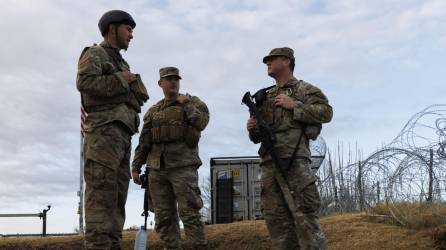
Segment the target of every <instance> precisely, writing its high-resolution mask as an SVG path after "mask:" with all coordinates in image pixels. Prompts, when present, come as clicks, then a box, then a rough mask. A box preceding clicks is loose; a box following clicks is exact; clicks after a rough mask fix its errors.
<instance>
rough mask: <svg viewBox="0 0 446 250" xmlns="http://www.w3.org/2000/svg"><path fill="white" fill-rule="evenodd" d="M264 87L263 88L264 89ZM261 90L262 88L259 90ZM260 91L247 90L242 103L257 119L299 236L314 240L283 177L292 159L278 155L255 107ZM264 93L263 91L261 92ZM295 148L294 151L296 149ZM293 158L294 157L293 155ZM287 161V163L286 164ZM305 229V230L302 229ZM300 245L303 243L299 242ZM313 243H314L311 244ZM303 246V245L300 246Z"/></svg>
mask: <svg viewBox="0 0 446 250" xmlns="http://www.w3.org/2000/svg"><path fill="white" fill-rule="evenodd" d="M264 90H265V89H263V91H264ZM260 91H262V90H260ZM258 94H260V95H262V93H259V92H257V93H256V94H254V97H252V96H251V93H250V92H249V91H248V92H246V93H245V95H244V96H243V98H242V103H243V104H245V105H246V106H248V108H249V113H250V114H251V116H253V117H254V118H255V119H256V120H257V127H258V129H259V132H260V133H259V135H260V142H262V144H263V146H265V148H266V150H267V152H268V153H269V154H270V155H271V158H272V159H273V161H274V163H275V170H276V173H275V175H274V176H275V179H276V181H277V183H278V184H279V187H280V190H281V191H282V195H283V197H284V199H285V203H286V204H287V206H288V209H289V211H290V213H291V215H292V216H293V220H294V224H295V226H296V230H297V233H298V234H299V235H301V236H304V238H306V239H311V240H314V237H313V236H312V232H311V231H312V230H311V224H309V222H308V221H307V220H306V218H305V216H304V214H303V213H302V212H300V211H299V210H298V207H299V205H300V204H299V200H298V199H296V200H294V198H293V191H291V190H290V187H289V185H288V182H287V181H286V179H285V172H284V169H287V168H288V167H289V165H290V163H291V162H292V160H293V159H290V162H285V161H283V160H282V158H280V157H279V154H278V152H277V149H276V148H275V147H274V144H275V143H276V141H277V139H276V135H275V134H274V132H273V131H272V129H271V128H270V127H269V126H268V124H267V123H266V122H265V121H264V120H263V119H262V117H261V116H260V113H259V110H258V109H257V106H260V105H261V104H262V103H261V102H262V101H263V100H262V99H263V98H262V97H261V98H259V97H258V96H257V95H258ZM263 95H264V93H263ZM253 99H254V100H255V101H256V103H254V102H253ZM301 138H302V136H300V138H299V141H298V144H297V146H296V150H297V147H298V146H299V144H300V140H301ZM296 150H295V151H296ZM293 155H295V153H293ZM293 158H294V157H293ZM287 163H288V164H287ZM304 229H306V230H304ZM300 245H301V246H302V245H303V244H300ZM313 245H314V244H313ZM302 247H303V246H302Z"/></svg>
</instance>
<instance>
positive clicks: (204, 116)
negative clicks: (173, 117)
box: [184, 96, 209, 131]
mask: <svg viewBox="0 0 446 250" xmlns="http://www.w3.org/2000/svg"><path fill="white" fill-rule="evenodd" d="M184 110H185V112H186V117H187V121H188V122H189V124H190V125H192V127H194V128H196V129H197V130H198V131H203V130H204V129H205V128H206V126H207V125H208V123H209V109H208V107H207V106H206V104H205V103H204V102H202V101H201V100H200V99H198V97H195V96H193V97H192V98H191V100H190V101H189V102H187V103H186V104H185V105H184Z"/></svg>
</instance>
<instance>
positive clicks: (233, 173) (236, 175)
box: [232, 169, 240, 178]
mask: <svg viewBox="0 0 446 250" xmlns="http://www.w3.org/2000/svg"><path fill="white" fill-rule="evenodd" d="M232 177H233V178H237V177H240V169H233V170H232Z"/></svg>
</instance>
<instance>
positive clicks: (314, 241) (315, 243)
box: [299, 231, 326, 250]
mask: <svg viewBox="0 0 446 250" xmlns="http://www.w3.org/2000/svg"><path fill="white" fill-rule="evenodd" d="M299 245H300V249H301V250H325V249H326V245H325V235H324V233H323V232H322V231H318V232H316V233H314V234H312V238H311V239H306V238H304V237H300V238H299Z"/></svg>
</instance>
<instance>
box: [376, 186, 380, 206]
mask: <svg viewBox="0 0 446 250" xmlns="http://www.w3.org/2000/svg"><path fill="white" fill-rule="evenodd" d="M380 193H381V190H380V189H379V181H378V182H377V183H376V196H377V197H376V198H377V201H376V203H379V200H380V197H379V196H380Z"/></svg>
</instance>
